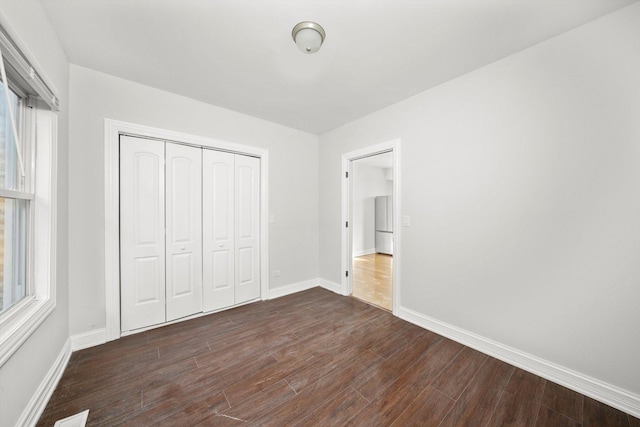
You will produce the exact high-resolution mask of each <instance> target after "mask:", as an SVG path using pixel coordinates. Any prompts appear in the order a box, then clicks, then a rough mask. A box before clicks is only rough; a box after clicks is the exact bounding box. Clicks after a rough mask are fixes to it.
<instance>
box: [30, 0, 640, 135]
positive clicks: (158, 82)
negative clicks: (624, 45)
mask: <svg viewBox="0 0 640 427" xmlns="http://www.w3.org/2000/svg"><path fill="white" fill-rule="evenodd" d="M636 1H638V0H464V1H463V0H422V1H409V0H376V1H373V0H369V1H346V0H340V1H332V0H289V1H284V0H280V1H275V0H260V1H257V0H255V1H248V0H215V1H214V0H208V1H207V0H41V3H42V5H43V7H44V9H45V11H46V13H47V14H48V16H49V19H50V20H51V23H52V25H53V27H54V29H55V30H56V31H57V33H58V34H59V38H60V41H61V43H62V45H63V47H64V49H65V51H66V53H67V55H68V57H69V60H70V61H71V62H72V63H74V64H78V65H81V66H85V67H88V68H92V69H95V70H98V71H102V72H105V73H108V74H112V75H115V76H119V77H123V78H125V79H129V80H132V81H136V82H139V83H143V84H146V85H149V86H154V87H157V88H160V89H164V90H167V91H171V92H174V93H178V94H181V95H185V96H188V97H191V98H195V99H198V100H201V101H204V102H207V103H210V104H214V105H218V106H221V107H224V108H228V109H231V110H235V111H238V112H241V113H245V114H248V115H251V116H255V117H260V118H263V119H265V120H269V121H272V122H276V123H280V124H283V125H286V126H290V127H293V128H297V129H301V130H304V131H308V132H311V133H314V134H321V133H324V132H326V131H328V130H331V129H333V128H336V127H338V126H340V125H342V124H345V123H348V122H350V121H352V120H355V119H357V118H359V117H362V116H364V115H366V114H369V113H371V112H373V111H376V110H379V109H381V108H383V107H385V106H387V105H390V104H393V103H395V102H397V101H400V100H402V99H404V98H407V97H409V96H411V95H414V94H416V93H419V92H421V91H424V90H426V89H429V88H431V87H433V86H435V85H438V84H440V83H443V82H445V81H447V80H451V79H453V78H455V77H457V76H459V75H461V74H464V73H466V72H469V71H471V70H474V69H476V68H478V67H481V66H483V65H485V64H488V63H491V62H493V61H496V60H498V59H500V58H503V57H505V56H508V55H510V54H512V53H514V52H517V51H520V50H522V49H525V48H527V47H529V46H532V45H534V44H537V43H540V42H541V41H544V40H546V39H548V38H550V37H553V36H555V35H557V34H560V33H563V32H565V31H568V30H570V29H572V28H575V27H576V26H579V25H581V24H584V23H586V22H588V21H591V20H593V19H595V18H598V17H600V16H602V15H604V14H607V13H610V12H612V11H614V10H616V9H619V8H621V7H624V6H626V5H629V4H631V3H635V2H636ZM303 20H312V21H316V22H318V23H320V24H321V25H322V26H323V27H324V29H325V30H326V32H327V37H326V40H325V43H324V45H323V46H322V48H321V49H320V51H319V52H318V53H316V54H312V55H306V54H303V53H302V52H300V51H299V50H298V49H297V47H296V45H295V44H294V42H293V40H292V39H291V29H292V28H293V26H294V25H295V24H297V23H298V22H300V21H303Z"/></svg>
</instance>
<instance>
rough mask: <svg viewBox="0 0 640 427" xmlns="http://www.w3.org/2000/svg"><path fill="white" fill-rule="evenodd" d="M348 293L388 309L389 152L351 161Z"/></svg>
mask: <svg viewBox="0 0 640 427" xmlns="http://www.w3.org/2000/svg"><path fill="white" fill-rule="evenodd" d="M351 170H352V174H353V187H352V188H353V192H352V195H351V206H352V232H351V233H352V251H351V255H352V268H353V278H352V283H353V287H352V294H351V295H352V296H353V297H355V298H358V299H360V300H363V301H365V302H367V303H369V304H372V305H375V306H377V307H380V308H382V309H385V310H388V311H391V310H392V289H393V281H392V272H393V152H392V151H388V152H386V153H380V154H376V155H373V156H369V157H363V158H361V159H357V160H354V161H353V162H352V169H351Z"/></svg>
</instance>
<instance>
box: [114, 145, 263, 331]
mask: <svg viewBox="0 0 640 427" xmlns="http://www.w3.org/2000/svg"><path fill="white" fill-rule="evenodd" d="M259 212H260V159H258V158H255V157H250V156H245V155H240V154H235V153H229V152H222V151H215V150H211V149H207V148H203V147H194V146H188V145H181V144H177V143H173V142H165V141H158V140H152V139H144V138H139V137H132V136H121V137H120V269H121V272H120V295H121V329H122V331H132V330H135V329H139V328H144V327H148V326H152V325H157V324H161V323H165V322H169V321H172V320H175V319H179V318H182V317H186V316H190V315H193V314H197V313H202V312H207V311H212V310H219V309H222V308H226V307H231V306H234V305H236V304H240V303H243V302H246V301H250V300H252V299H256V298H258V297H259V296H260V253H259V250H260V239H259V234H260V233H259V224H260V223H259Z"/></svg>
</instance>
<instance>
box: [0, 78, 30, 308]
mask: <svg viewBox="0 0 640 427" xmlns="http://www.w3.org/2000/svg"><path fill="white" fill-rule="evenodd" d="M7 97H8V98H9V100H8V101H9V103H10V105H11V107H12V110H13V114H14V117H15V120H16V125H17V129H21V128H22V126H21V125H22V124H23V121H24V118H25V115H24V114H23V113H22V106H23V104H24V102H23V98H22V97H20V96H19V95H18V94H17V93H16V92H15V91H13V90H12V89H11V86H10V87H9V93H8V94H7V93H6V91H5V87H4V84H3V85H1V86H0V190H2V191H1V192H0V316H3V315H4V314H6V313H8V312H9V310H10V309H11V308H12V307H13V306H14V305H16V304H17V303H19V302H20V301H22V300H23V299H24V298H26V297H27V296H29V295H30V294H32V292H31V288H30V286H29V285H28V283H27V268H28V267H27V259H28V253H27V251H28V246H29V245H28V244H27V238H28V236H29V235H30V234H31V230H30V228H31V227H30V221H29V218H30V217H31V215H30V208H31V200H32V199H33V193H32V192H31V191H30V190H31V189H30V188H25V187H26V186H27V185H28V180H27V179H26V175H27V173H28V172H30V171H26V170H25V167H24V162H22V161H21V160H20V159H19V157H18V148H20V158H24V157H25V156H24V152H25V151H26V150H24V148H25V145H28V144H29V141H28V140H26V141H25V140H24V138H19V139H21V140H22V141H21V142H19V141H16V139H15V137H14V133H13V129H12V126H13V125H12V123H11V116H10V114H9V109H8V105H7V99H6V98H7ZM18 144H20V147H19V145H18ZM27 166H28V164H27ZM23 173H24V175H23Z"/></svg>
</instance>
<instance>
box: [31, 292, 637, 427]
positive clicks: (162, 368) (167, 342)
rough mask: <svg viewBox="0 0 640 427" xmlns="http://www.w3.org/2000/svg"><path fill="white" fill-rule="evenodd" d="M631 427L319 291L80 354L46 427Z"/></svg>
mask: <svg viewBox="0 0 640 427" xmlns="http://www.w3.org/2000/svg"><path fill="white" fill-rule="evenodd" d="M85 409H89V410H90V412H89V420H88V425H92V426H119V425H127V426H147V425H162V426H239V425H250V426H294V425H297V426H343V425H348V426H411V425H420V426H463V425H468V426H584V427H593V426H602V427H604V426H606V427H615V426H624V427H634V426H637V425H638V424H639V420H637V419H636V418H633V417H630V416H629V415H627V414H625V413H623V412H620V411H618V410H615V409H613V408H611V407H608V406H606V405H604V404H602V403H599V402H597V401H595V400H592V399H590V398H587V397H584V396H582V395H580V394H578V393H575V392H573V391H571V390H568V389H566V388H564V387H561V386H559V385H556V384H553V383H551V382H549V381H546V380H544V379H542V378H540V377H537V376H535V375H532V374H530V373H527V372H525V371H522V370H520V369H517V368H515V367H513V366H510V365H508V364H506V363H503V362H501V361H499V360H497V359H494V358H491V357H488V356H486V355H484V354H482V353H479V352H477V351H475V350H472V349H471V348H468V347H465V346H463V345H461V344H458V343H456V342H454V341H451V340H448V339H446V338H444V337H441V336H439V335H436V334H434V333H431V332H429V331H426V330H424V329H421V328H419V327H417V326H415V325H412V324H410V323H407V322H405V321H403V320H400V319H398V318H396V317H393V316H392V315H391V314H390V313H388V312H386V311H384V310H380V309H377V308H375V307H373V306H371V305H368V304H365V303H363V302H361V301H358V300H356V299H354V298H349V297H342V296H339V295H336V294H334V293H331V292H329V291H326V290H323V289H320V288H314V289H311V290H308V291H305V292H300V293H298V294H295V295H290V296H287V297H283V298H279V299H275V300H271V301H265V302H260V303H255V304H251V305H247V306H243V307H239V308H236V309H233V310H228V311H225V312H222V313H217V314H213V315H209V316H204V317H201V318H198V319H194V320H190V321H186V322H182V323H178V324H174V325H170V326H166V327H163V328H159V329H154V330H151V331H147V332H145V333H140V334H137V335H132V336H128V337H125V338H122V339H120V340H117V341H113V342H110V343H107V344H104V345H101V346H97V347H93V348H89V349H86V350H82V351H78V352H75V353H73V355H72V356H71V360H70V362H69V364H68V366H67V368H66V370H65V372H64V375H63V376H62V378H61V380H60V383H59V384H58V387H57V388H56V390H55V392H54V394H53V396H52V398H51V400H50V401H49V403H48V405H47V407H46V409H45V411H44V413H43V415H42V417H41V419H40V420H39V422H38V425H39V426H52V425H53V424H54V422H55V421H56V420H58V419H61V418H64V417H67V416H69V415H73V414H75V413H78V412H80V411H83V410H85Z"/></svg>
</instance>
